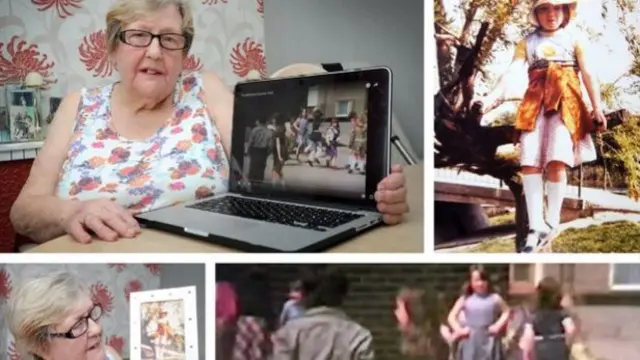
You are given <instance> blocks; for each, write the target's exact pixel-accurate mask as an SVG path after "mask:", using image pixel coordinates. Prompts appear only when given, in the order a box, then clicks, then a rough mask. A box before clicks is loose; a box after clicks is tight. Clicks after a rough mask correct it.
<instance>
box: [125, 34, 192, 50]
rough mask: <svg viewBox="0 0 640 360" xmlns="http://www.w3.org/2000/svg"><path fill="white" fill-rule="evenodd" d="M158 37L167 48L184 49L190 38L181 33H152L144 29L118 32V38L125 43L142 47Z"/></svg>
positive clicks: (163, 46)
mask: <svg viewBox="0 0 640 360" xmlns="http://www.w3.org/2000/svg"><path fill="white" fill-rule="evenodd" d="M155 38H158V41H159V43H160V46H161V47H162V48H164V49H167V50H184V49H186V48H187V47H188V46H189V42H190V41H191V38H190V37H189V36H187V35H183V34H174V33H164V34H153V33H150V32H148V31H145V30H124V31H120V32H119V33H118V39H120V41H122V42H123V43H125V44H127V45H131V46H134V47H139V48H144V47H147V46H149V45H151V42H152V41H153V39H155Z"/></svg>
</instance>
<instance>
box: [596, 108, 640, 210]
mask: <svg viewBox="0 0 640 360" xmlns="http://www.w3.org/2000/svg"><path fill="white" fill-rule="evenodd" d="M603 141H604V145H605V146H604V154H603V156H604V157H605V158H607V159H609V160H611V162H610V165H609V164H608V167H609V168H610V169H609V170H610V171H614V172H615V171H619V169H620V168H622V169H624V179H625V182H626V185H627V189H628V192H629V196H630V197H631V198H633V199H635V200H638V199H640V158H639V156H640V116H632V117H630V118H629V119H628V121H627V122H626V123H625V124H623V125H622V126H619V127H617V128H615V129H613V130H612V131H609V132H608V133H606V134H604V136H603Z"/></svg>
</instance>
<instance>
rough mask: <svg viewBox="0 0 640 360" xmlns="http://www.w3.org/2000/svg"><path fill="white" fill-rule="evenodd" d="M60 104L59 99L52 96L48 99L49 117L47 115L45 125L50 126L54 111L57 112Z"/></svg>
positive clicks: (60, 99) (60, 100)
mask: <svg viewBox="0 0 640 360" xmlns="http://www.w3.org/2000/svg"><path fill="white" fill-rule="evenodd" d="M61 102H62V98H61V97H55V96H52V97H50V98H49V115H47V125H49V124H51V122H52V121H53V117H54V116H55V115H56V111H58V107H60V103H61Z"/></svg>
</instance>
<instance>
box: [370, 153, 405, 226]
mask: <svg viewBox="0 0 640 360" xmlns="http://www.w3.org/2000/svg"><path fill="white" fill-rule="evenodd" d="M375 199H376V202H377V203H378V211H380V213H382V219H383V221H384V222H385V224H388V225H396V224H399V223H401V222H402V217H403V215H404V214H406V213H407V212H409V205H408V204H407V188H406V187H405V176H404V173H403V171H402V166H400V165H394V166H393V167H392V168H391V174H389V176H387V177H386V178H384V179H382V181H380V183H379V184H378V191H376V194H375Z"/></svg>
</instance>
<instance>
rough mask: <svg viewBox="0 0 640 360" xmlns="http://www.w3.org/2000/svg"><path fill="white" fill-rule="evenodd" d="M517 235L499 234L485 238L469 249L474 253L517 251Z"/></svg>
mask: <svg viewBox="0 0 640 360" xmlns="http://www.w3.org/2000/svg"><path fill="white" fill-rule="evenodd" d="M515 240H516V237H515V236H499V237H495V238H491V239H487V240H484V241H483V242H481V243H479V244H478V245H476V246H474V247H471V248H469V249H468V252H472V253H512V252H515V245H514V244H515Z"/></svg>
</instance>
